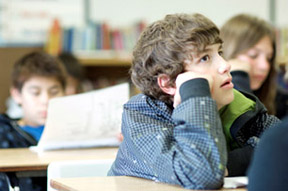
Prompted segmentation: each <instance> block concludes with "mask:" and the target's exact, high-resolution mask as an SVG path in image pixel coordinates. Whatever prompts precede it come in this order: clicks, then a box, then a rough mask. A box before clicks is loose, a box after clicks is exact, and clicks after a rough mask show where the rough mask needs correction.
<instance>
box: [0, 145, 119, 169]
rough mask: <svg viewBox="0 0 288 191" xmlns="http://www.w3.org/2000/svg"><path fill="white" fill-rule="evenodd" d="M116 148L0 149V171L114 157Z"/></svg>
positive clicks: (38, 167) (43, 167)
mask: <svg viewBox="0 0 288 191" xmlns="http://www.w3.org/2000/svg"><path fill="white" fill-rule="evenodd" d="M117 150H118V148H89V149H70V150H53V151H44V152H41V153H36V152H35V151H31V150H30V149H29V148H21V149H0V156H1V157H0V172H9V171H10V172H12V171H35V170H46V169H47V167H48V164H49V163H50V162H53V161H64V160H93V159H115V158H116V154H117Z"/></svg>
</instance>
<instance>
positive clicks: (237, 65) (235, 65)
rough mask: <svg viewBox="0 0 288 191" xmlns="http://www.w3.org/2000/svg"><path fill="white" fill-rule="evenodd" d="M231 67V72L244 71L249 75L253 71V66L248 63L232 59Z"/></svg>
mask: <svg viewBox="0 0 288 191" xmlns="http://www.w3.org/2000/svg"><path fill="white" fill-rule="evenodd" d="M228 62H229V63H230V65H231V71H244V72H247V73H249V72H250V70H251V65H250V63H249V62H247V61H243V60H240V59H232V60H229V61H228Z"/></svg>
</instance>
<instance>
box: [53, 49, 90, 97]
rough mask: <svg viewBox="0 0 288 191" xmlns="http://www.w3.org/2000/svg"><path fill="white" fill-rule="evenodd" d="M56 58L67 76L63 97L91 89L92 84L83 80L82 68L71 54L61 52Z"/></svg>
mask: <svg viewBox="0 0 288 191" xmlns="http://www.w3.org/2000/svg"><path fill="white" fill-rule="evenodd" d="M58 58H59V59H60V60H61V62H62V63H63V65H64V66H65V68H66V71H67V74H68V75H67V86H66V89H65V95H73V94H77V93H82V92H87V91H89V90H92V89H93V87H92V84H91V83H90V82H89V81H88V80H87V79H85V74H84V68H83V67H82V65H81V64H80V62H79V60H78V59H77V58H76V57H75V56H74V55H73V54H72V53H68V52H62V53H60V54H59V56H58Z"/></svg>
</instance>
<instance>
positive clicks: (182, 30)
mask: <svg viewBox="0 0 288 191" xmlns="http://www.w3.org/2000/svg"><path fill="white" fill-rule="evenodd" d="M216 43H222V40H221V39H220V37H219V29H218V28H217V26H216V25H215V24H214V23H213V22H212V21H211V20H209V19H208V18H206V17H205V16H203V15H201V14H172V15H167V16H166V17H165V18H164V19H163V20H159V21H156V22H154V23H152V24H151V25H149V26H148V27H147V28H146V29H145V30H144V31H143V32H142V34H141V35H140V38H139V40H138V42H137V44H136V46H135V47H134V50H133V59H132V67H131V69H130V73H131V79H132V82H133V83H134V85H135V86H136V87H137V88H138V89H140V91H141V92H143V93H144V94H146V95H148V96H151V97H153V98H155V99H159V100H162V101H164V102H166V103H168V104H172V100H173V99H172V96H171V95H168V94H166V93H164V92H163V91H162V90H161V89H160V87H159V86H158V83H157V78H158V76H159V75H161V74H165V75H168V76H169V77H170V82H169V84H170V86H171V87H174V86H175V80H176V77H177V76H178V74H180V73H182V72H184V61H185V60H187V59H188V60H191V59H193V57H192V55H193V54H195V53H196V54H197V53H200V52H201V51H203V50H204V49H205V47H206V46H208V45H211V44H216Z"/></svg>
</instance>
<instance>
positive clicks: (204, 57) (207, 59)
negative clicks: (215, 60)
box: [200, 55, 210, 62]
mask: <svg viewBox="0 0 288 191" xmlns="http://www.w3.org/2000/svg"><path fill="white" fill-rule="evenodd" d="M209 58H210V57H209V56H208V55H205V56H203V57H202V58H201V59H200V62H207V61H209Z"/></svg>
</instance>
